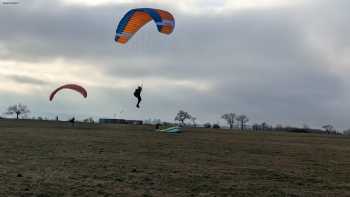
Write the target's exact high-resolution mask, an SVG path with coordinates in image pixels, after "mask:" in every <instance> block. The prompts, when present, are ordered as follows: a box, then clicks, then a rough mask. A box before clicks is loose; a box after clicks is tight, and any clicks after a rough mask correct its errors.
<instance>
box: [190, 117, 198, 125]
mask: <svg viewBox="0 0 350 197" xmlns="http://www.w3.org/2000/svg"><path fill="white" fill-rule="evenodd" d="M190 119H191V121H192V124H193V127H196V126H197V124H196V120H197V118H196V117H191V118H190Z"/></svg>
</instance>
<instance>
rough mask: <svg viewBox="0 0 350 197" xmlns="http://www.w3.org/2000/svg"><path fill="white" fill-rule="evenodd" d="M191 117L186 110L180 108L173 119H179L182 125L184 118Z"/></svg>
mask: <svg viewBox="0 0 350 197" xmlns="http://www.w3.org/2000/svg"><path fill="white" fill-rule="evenodd" d="M191 117H192V116H191V115H190V114H189V113H188V112H185V111H183V110H180V111H179V112H178V113H177V115H176V117H175V121H179V122H180V123H181V124H182V125H184V124H185V120H187V119H191Z"/></svg>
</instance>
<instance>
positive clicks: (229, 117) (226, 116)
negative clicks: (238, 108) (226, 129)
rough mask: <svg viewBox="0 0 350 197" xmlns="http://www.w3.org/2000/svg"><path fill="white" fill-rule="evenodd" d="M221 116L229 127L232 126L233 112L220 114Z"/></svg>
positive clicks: (234, 116) (233, 121)
mask: <svg viewBox="0 0 350 197" xmlns="http://www.w3.org/2000/svg"><path fill="white" fill-rule="evenodd" d="M221 118H222V119H224V120H226V122H227V124H228V125H229V126H230V129H232V128H233V125H234V123H235V118H236V114H234V113H228V114H224V115H222V116H221Z"/></svg>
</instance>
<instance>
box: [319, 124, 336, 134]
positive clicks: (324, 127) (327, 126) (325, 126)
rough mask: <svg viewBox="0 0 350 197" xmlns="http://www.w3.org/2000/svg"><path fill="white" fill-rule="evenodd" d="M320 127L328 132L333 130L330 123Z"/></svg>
mask: <svg viewBox="0 0 350 197" xmlns="http://www.w3.org/2000/svg"><path fill="white" fill-rule="evenodd" d="M322 128H323V129H324V130H325V131H326V132H327V133H328V134H330V133H331V132H333V131H334V127H333V126H332V125H330V124H328V125H324V126H322Z"/></svg>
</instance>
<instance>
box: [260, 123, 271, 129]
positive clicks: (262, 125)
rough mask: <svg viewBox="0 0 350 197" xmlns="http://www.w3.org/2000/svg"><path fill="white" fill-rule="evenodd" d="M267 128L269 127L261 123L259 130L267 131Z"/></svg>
mask: <svg viewBox="0 0 350 197" xmlns="http://www.w3.org/2000/svg"><path fill="white" fill-rule="evenodd" d="M268 128H269V125H268V124H267V123H266V122H263V123H261V129H262V130H263V131H265V130H267V129H268Z"/></svg>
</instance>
